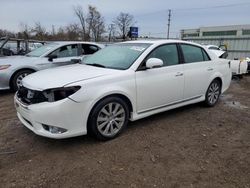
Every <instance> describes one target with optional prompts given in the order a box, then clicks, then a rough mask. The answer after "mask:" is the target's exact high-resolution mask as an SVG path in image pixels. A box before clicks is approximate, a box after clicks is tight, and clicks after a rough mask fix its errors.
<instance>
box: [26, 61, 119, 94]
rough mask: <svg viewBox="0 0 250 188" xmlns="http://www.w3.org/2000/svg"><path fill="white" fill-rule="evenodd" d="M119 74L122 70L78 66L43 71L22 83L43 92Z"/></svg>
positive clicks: (28, 77)
mask: <svg viewBox="0 0 250 188" xmlns="http://www.w3.org/2000/svg"><path fill="white" fill-rule="evenodd" d="M119 72H120V70H114V69H106V68H100V67H94V66H89V65H83V64H77V65H68V66H63V67H58V68H52V69H47V70H42V71H39V72H36V73H33V74H30V75H29V76H27V77H25V78H24V79H23V81H22V82H23V86H24V87H27V88H29V89H33V90H40V91H42V90H45V89H52V88H58V87H64V86H65V85H68V84H72V83H75V82H79V81H84V80H89V79H93V78H97V77H101V76H105V75H110V74H115V73H119Z"/></svg>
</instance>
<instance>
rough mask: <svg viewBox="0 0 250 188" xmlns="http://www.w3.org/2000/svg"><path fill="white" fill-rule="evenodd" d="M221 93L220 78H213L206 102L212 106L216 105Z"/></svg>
mask: <svg viewBox="0 0 250 188" xmlns="http://www.w3.org/2000/svg"><path fill="white" fill-rule="evenodd" d="M220 94H221V83H220V81H219V80H213V81H212V83H211V84H210V85H209V87H208V89H207V92H206V99H205V104H206V105H207V106H210V107H212V106H214V105H215V104H216V103H217V102H218V100H219V97H220Z"/></svg>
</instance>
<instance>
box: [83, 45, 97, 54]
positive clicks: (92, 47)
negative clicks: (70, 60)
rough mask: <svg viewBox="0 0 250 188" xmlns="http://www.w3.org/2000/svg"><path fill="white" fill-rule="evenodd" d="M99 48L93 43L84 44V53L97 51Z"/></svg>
mask: <svg viewBox="0 0 250 188" xmlns="http://www.w3.org/2000/svg"><path fill="white" fill-rule="evenodd" d="M98 50H99V48H98V47H97V46H95V45H91V44H82V55H89V54H93V53H95V52H97V51H98Z"/></svg>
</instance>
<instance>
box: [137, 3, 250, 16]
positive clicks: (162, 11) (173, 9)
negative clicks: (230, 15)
mask: <svg viewBox="0 0 250 188" xmlns="http://www.w3.org/2000/svg"><path fill="white" fill-rule="evenodd" d="M246 5H250V2H245V3H233V4H225V5H216V6H208V7H192V8H171V10H172V11H177V12H180V11H192V10H194V11H195V10H205V9H220V8H229V7H236V6H238V7H240V6H246ZM166 11H168V10H166V9H165V10H160V11H154V12H149V13H145V14H138V15H136V17H144V16H150V15H154V14H159V13H165V12H166Z"/></svg>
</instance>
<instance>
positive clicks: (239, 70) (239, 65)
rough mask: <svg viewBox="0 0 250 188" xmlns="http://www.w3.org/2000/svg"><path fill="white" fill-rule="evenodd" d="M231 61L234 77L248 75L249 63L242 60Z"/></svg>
mask: <svg viewBox="0 0 250 188" xmlns="http://www.w3.org/2000/svg"><path fill="white" fill-rule="evenodd" d="M230 61H231V70H232V74H233V75H242V74H247V72H248V71H247V66H248V63H247V61H245V60H244V61H240V60H230Z"/></svg>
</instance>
